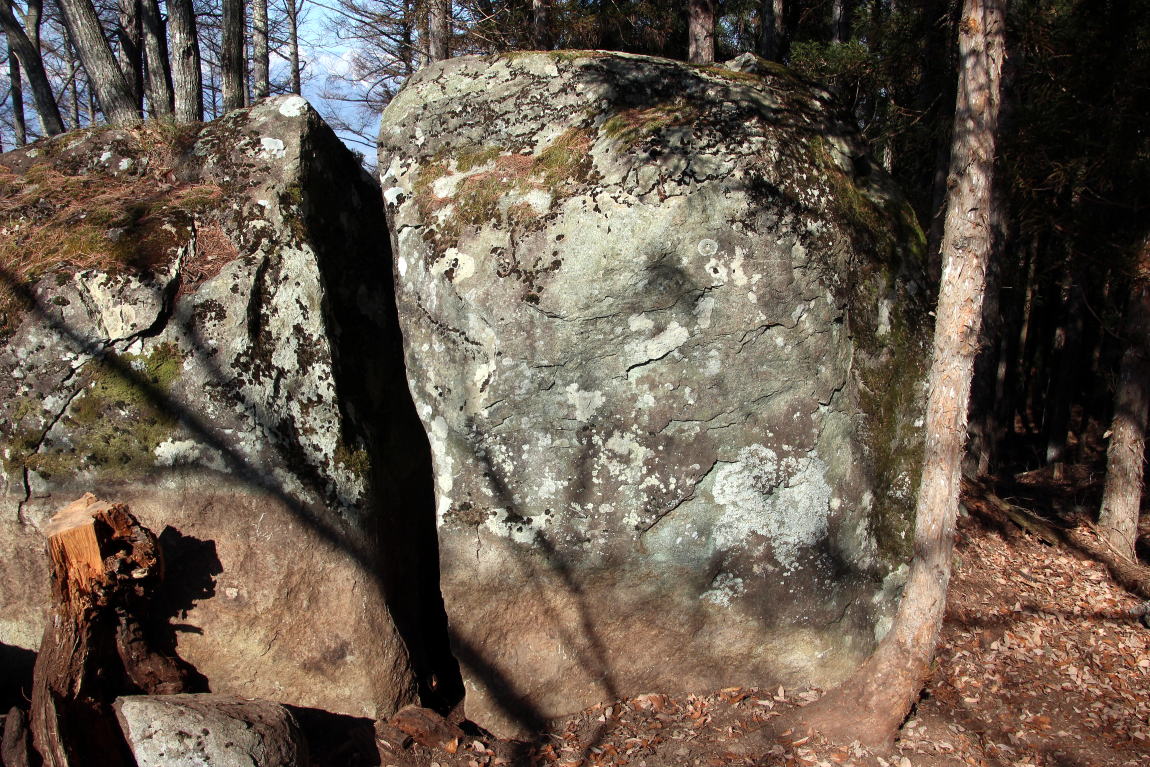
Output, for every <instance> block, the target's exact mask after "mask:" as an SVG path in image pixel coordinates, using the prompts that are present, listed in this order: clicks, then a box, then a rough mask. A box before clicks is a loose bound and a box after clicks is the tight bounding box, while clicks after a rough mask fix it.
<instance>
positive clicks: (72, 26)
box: [59, 0, 140, 125]
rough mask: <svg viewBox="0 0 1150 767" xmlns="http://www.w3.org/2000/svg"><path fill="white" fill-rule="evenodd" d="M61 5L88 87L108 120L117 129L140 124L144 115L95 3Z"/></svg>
mask: <svg viewBox="0 0 1150 767" xmlns="http://www.w3.org/2000/svg"><path fill="white" fill-rule="evenodd" d="M59 4H60V12H61V13H62V15H63V16H64V23H65V26H66V27H67V28H68V36H69V37H70V38H71V40H72V45H73V46H75V48H76V53H78V54H79V56H80V63H81V64H83V65H84V71H85V72H87V74H88V83H89V85H90V86H91V88H92V90H94V91H95V92H96V98H97V99H99V101H100V110H101V111H102V112H103V113H104V119H106V120H107V121H108V122H109V123H111V124H113V125H127V124H129V123H133V122H138V121H139V119H140V112H139V110H138V109H137V108H136V104H135V99H134V98H132V91H131V89H130V88H129V87H128V81H127V80H126V79H124V73H123V72H121V71H120V67H119V65H118V64H117V63H116V57H115V56H113V55H112V49H111V48H110V47H109V46H108V40H107V39H106V38H105V37H104V30H103V29H102V28H101V27H100V18H99V17H98V16H97V15H96V9H95V8H93V7H92V0H59Z"/></svg>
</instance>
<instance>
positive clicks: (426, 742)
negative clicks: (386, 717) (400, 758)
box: [390, 706, 465, 753]
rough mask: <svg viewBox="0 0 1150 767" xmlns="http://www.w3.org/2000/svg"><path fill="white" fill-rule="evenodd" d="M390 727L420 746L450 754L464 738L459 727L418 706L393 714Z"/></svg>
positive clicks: (406, 707) (407, 707) (404, 708)
mask: <svg viewBox="0 0 1150 767" xmlns="http://www.w3.org/2000/svg"><path fill="white" fill-rule="evenodd" d="M390 725H391V727H393V728H395V729H396V730H399V731H400V732H402V733H404V734H405V735H408V736H410V737H411V738H412V739H413V740H414V741H415V742H416V743H419V744H420V745H422V746H427V747H428V748H443V749H446V750H448V751H449V752H451V753H454V752H455V748H456V747H457V746H458V745H459V743H460V742H461V741H462V740H463V738H464V737H465V735H464V732H463V730H461V729H459V727H457V726H455V725H454V724H452V723H451V722H449V721H447V720H446V719H444V718H443V717H442V716H440V715H439V714H437V713H436V712H434V711H432V710H431V709H429V708H420V707H419V706H404V707H403V708H401V709H400V710H399V711H397V712H395V716H393V717H392V718H391V722H390Z"/></svg>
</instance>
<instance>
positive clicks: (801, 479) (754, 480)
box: [711, 444, 831, 571]
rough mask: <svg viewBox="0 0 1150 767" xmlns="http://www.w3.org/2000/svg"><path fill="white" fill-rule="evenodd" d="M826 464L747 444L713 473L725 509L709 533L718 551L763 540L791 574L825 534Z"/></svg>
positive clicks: (827, 503)
mask: <svg viewBox="0 0 1150 767" xmlns="http://www.w3.org/2000/svg"><path fill="white" fill-rule="evenodd" d="M825 474H826V465H825V464H824V463H823V461H822V460H821V459H819V458H817V457H814V456H810V455H808V456H805V457H802V458H796V457H793V456H784V457H780V456H779V455H778V454H777V453H776V452H775V451H774V450H772V449H771V448H768V447H766V446H764V445H758V444H756V445H750V446H748V447H745V448H743V449H742V450H741V451H739V455H738V459H737V460H735V461H734V462H733V463H730V464H727V465H725V466H722V467H721V468H720V469H719V470H718V471H717V472H716V475H715V484H714V487H713V488H712V494H713V496H714V498H715V502H716V503H718V504H720V505H721V506H722V508H723V511H722V514H721V516H720V517H719V518H718V520H716V522H715V526H714V529H713V530H712V532H711V535H712V540H713V543H714V544H715V546H716V547H717V548H719V549H729V548H732V547H736V546H741V545H746V543H747V542H748V538H750V536H752V535H754V534H758V535H762V536H763V537H765V538H766V539H767V540H768V541H769V543H770V546H771V549H772V551H773V553H774V555H775V559H776V560H777V561H778V562H779V565H780V566H781V567H782V568H783V570H784V571H790V570H793V569H794V567H795V566H796V565H797V564H798V561H799V558H800V555H801V554H802V550H803V549H804V548H807V547H809V546H811V545H813V544H814V543H815V542H816V541H818V540H819V539H820V538H822V537H823V536H824V535H826V533H827V518H828V516H829V512H830V499H831V488H830V486H829V485H828V484H827V481H826V478H825V476H824V475H825Z"/></svg>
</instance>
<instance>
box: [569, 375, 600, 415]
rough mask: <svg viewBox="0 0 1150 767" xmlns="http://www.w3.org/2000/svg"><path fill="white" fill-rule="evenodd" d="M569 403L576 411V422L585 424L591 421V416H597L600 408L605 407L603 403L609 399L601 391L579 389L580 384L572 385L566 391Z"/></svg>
mask: <svg viewBox="0 0 1150 767" xmlns="http://www.w3.org/2000/svg"><path fill="white" fill-rule="evenodd" d="M565 391H566V392H567V402H568V403H569V404H570V405H571V407H573V408H574V409H575V420H576V421H579V422H580V423H585V422H587V421H588V420H590V418H591V416H593V415H595V413H596V411H598V410H599V408H601V407H603V403H604V402H606V401H607V399H606V398H605V397H604V396H603V392H601V391H594V390H592V391H584V390H582V389H580V388H579V384H577V383H573V384H570V385H569V386H568V387H567V388H566V390H565Z"/></svg>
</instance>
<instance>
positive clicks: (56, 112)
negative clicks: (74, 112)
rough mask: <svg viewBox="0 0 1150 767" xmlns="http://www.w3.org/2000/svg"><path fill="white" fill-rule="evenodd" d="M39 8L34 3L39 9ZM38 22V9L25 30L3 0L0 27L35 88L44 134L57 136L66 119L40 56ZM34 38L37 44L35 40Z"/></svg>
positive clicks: (62, 128) (0, 7)
mask: <svg viewBox="0 0 1150 767" xmlns="http://www.w3.org/2000/svg"><path fill="white" fill-rule="evenodd" d="M38 7H39V6H38V5H37V6H35V8H36V9H38ZM32 8H33V6H32V4H29V9H30V10H31V9H32ZM39 25H40V21H39V13H38V11H37V13H36V15H35V17H34V19H29V26H30V29H29V30H28V31H27V32H25V30H24V28H23V27H21V26H20V23H19V22H18V21H16V17H15V16H14V15H13V13H12V5H11V3H10V2H9V0H0V28H3V29H4V34H5V35H6V36H7V37H8V50H9V51H10V52H12V53H15V54H16V58H17V60H18V61H19V62H20V66H22V67H23V68H24V74H25V75H26V76H27V77H28V87H29V88H31V89H32V100H33V101H34V102H35V103H36V112H37V113H38V114H39V115H40V125H41V127H42V128H43V130H44V135H46V136H55V135H56V134H57V133H63V132H64V120H63V118H62V117H61V116H60V107H59V105H58V104H57V103H56V96H55V95H54V94H53V93H52V84H51V83H50V82H49V81H48V73H47V72H45V71H44V60H43V59H42V58H41V57H40V48H39V45H38V41H39V37H40V34H39ZM29 35H31V37H29ZM33 39H35V40H36V41H37V43H34V42H33Z"/></svg>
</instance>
